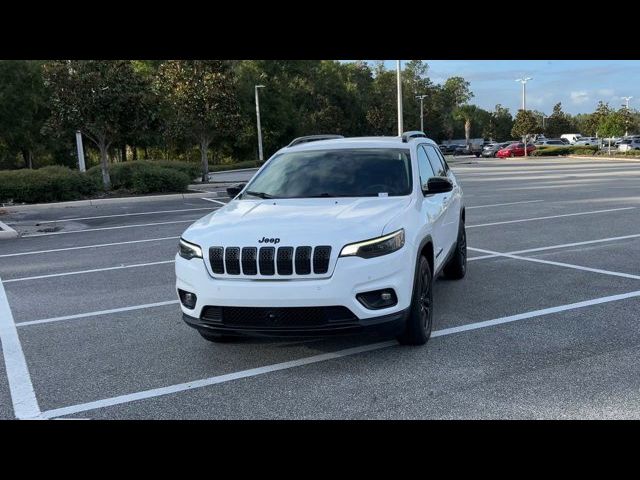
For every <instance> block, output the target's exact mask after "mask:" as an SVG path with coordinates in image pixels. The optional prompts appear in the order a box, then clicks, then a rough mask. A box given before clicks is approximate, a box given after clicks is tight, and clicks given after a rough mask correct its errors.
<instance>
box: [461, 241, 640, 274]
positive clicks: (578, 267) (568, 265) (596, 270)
mask: <svg viewBox="0 0 640 480" xmlns="http://www.w3.org/2000/svg"><path fill="white" fill-rule="evenodd" d="M468 248H469V250H473V251H474V252H481V253H488V254H490V255H497V256H499V257H505V258H511V259H514V260H523V261H525V262H533V263H543V264H545V265H554V266H556V267H566V268H572V269H574V270H583V271H585V272H593V273H602V274H603V275H612V276H614V277H622V278H631V279H634V280H640V276H639V275H631V274H630V273H623V272H613V271H610V270H602V269H599V268H591V267H583V266H581V265H574V264H572V263H563V262H553V261H551V260H542V259H541V258H531V257H521V256H518V255H511V254H509V253H500V252H494V251H492V250H485V249H482V248H472V247H468Z"/></svg>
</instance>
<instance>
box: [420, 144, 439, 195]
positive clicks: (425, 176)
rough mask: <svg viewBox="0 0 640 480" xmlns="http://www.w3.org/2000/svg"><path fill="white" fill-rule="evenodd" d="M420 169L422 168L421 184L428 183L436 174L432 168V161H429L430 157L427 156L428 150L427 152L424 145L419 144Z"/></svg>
mask: <svg viewBox="0 0 640 480" xmlns="http://www.w3.org/2000/svg"><path fill="white" fill-rule="evenodd" d="M417 151H418V169H419V170H420V185H424V184H425V183H427V180H429V179H430V178H431V177H433V176H435V174H434V173H433V168H431V163H429V158H427V152H425V150H424V147H422V146H420V145H419V146H418V148H417Z"/></svg>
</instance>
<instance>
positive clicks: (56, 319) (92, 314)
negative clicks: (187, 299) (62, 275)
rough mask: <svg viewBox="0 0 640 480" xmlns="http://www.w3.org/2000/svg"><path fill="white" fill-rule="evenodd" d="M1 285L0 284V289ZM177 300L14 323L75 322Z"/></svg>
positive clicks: (159, 305) (20, 324)
mask: <svg viewBox="0 0 640 480" xmlns="http://www.w3.org/2000/svg"><path fill="white" fill-rule="evenodd" d="M1 287H2V285H1V284H0V288H1ZM177 303H179V301H178V300H168V301H166V302H156V303H145V304H143V305H133V306H131V307H121V308H112V309H110V310H98V311H96V312H87V313H76V314H75V315H65V316H62V317H52V318H43V319H42V320H30V321H28V322H19V323H16V327H28V326H30V325H42V324H44V323H53V322H62V321H66V320H77V319H79V318H87V317H98V316H100V315H111V314H113V313H121V312H131V311H133V310H143V309H146V308H154V307H164V306H165V305H175V304H177Z"/></svg>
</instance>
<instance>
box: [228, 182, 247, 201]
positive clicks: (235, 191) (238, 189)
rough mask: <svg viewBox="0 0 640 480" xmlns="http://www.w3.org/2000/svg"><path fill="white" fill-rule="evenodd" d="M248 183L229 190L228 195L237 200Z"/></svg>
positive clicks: (234, 186) (239, 184)
mask: <svg viewBox="0 0 640 480" xmlns="http://www.w3.org/2000/svg"><path fill="white" fill-rule="evenodd" d="M245 185H246V183H238V184H237V185H233V186H231V187H228V188H227V195H229V198H235V197H236V196H237V195H238V194H239V193H240V192H241V191H242V189H243V188H244V187H245Z"/></svg>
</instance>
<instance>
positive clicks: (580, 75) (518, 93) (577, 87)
mask: <svg viewBox="0 0 640 480" xmlns="http://www.w3.org/2000/svg"><path fill="white" fill-rule="evenodd" d="M424 61H425V62H426V63H427V65H428V66H429V71H428V76H429V78H430V79H431V81H432V82H434V83H442V82H444V81H445V80H446V79H447V78H449V77H453V76H460V77H464V78H465V79H466V80H467V81H469V82H470V83H471V91H472V92H473V93H474V97H473V98H472V99H471V103H474V104H476V105H478V106H479V107H481V108H484V109H486V110H493V109H494V107H495V105H496V104H497V103H500V104H502V105H503V106H504V107H507V108H509V110H510V111H511V112H512V113H516V112H517V111H518V109H519V108H521V105H522V85H521V84H520V83H516V81H515V80H516V79H517V78H522V77H524V76H526V77H532V78H533V79H532V80H530V81H529V82H528V83H527V109H533V110H539V111H541V112H542V113H545V114H547V115H550V114H551V112H552V110H553V106H554V105H555V104H556V103H558V102H562V109H563V110H564V111H565V112H568V113H571V114H573V115H575V114H577V113H591V112H593V111H594V110H595V108H596V105H597V104H598V101H599V100H603V101H605V102H608V103H609V105H610V106H611V107H612V108H619V107H620V105H621V104H623V103H624V100H623V99H622V98H621V97H623V96H624V97H627V96H633V98H632V99H631V100H630V101H629V108H633V109H636V110H640V61H638V60H424ZM385 66H386V67H387V68H389V69H395V68H396V61H395V60H385Z"/></svg>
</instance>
